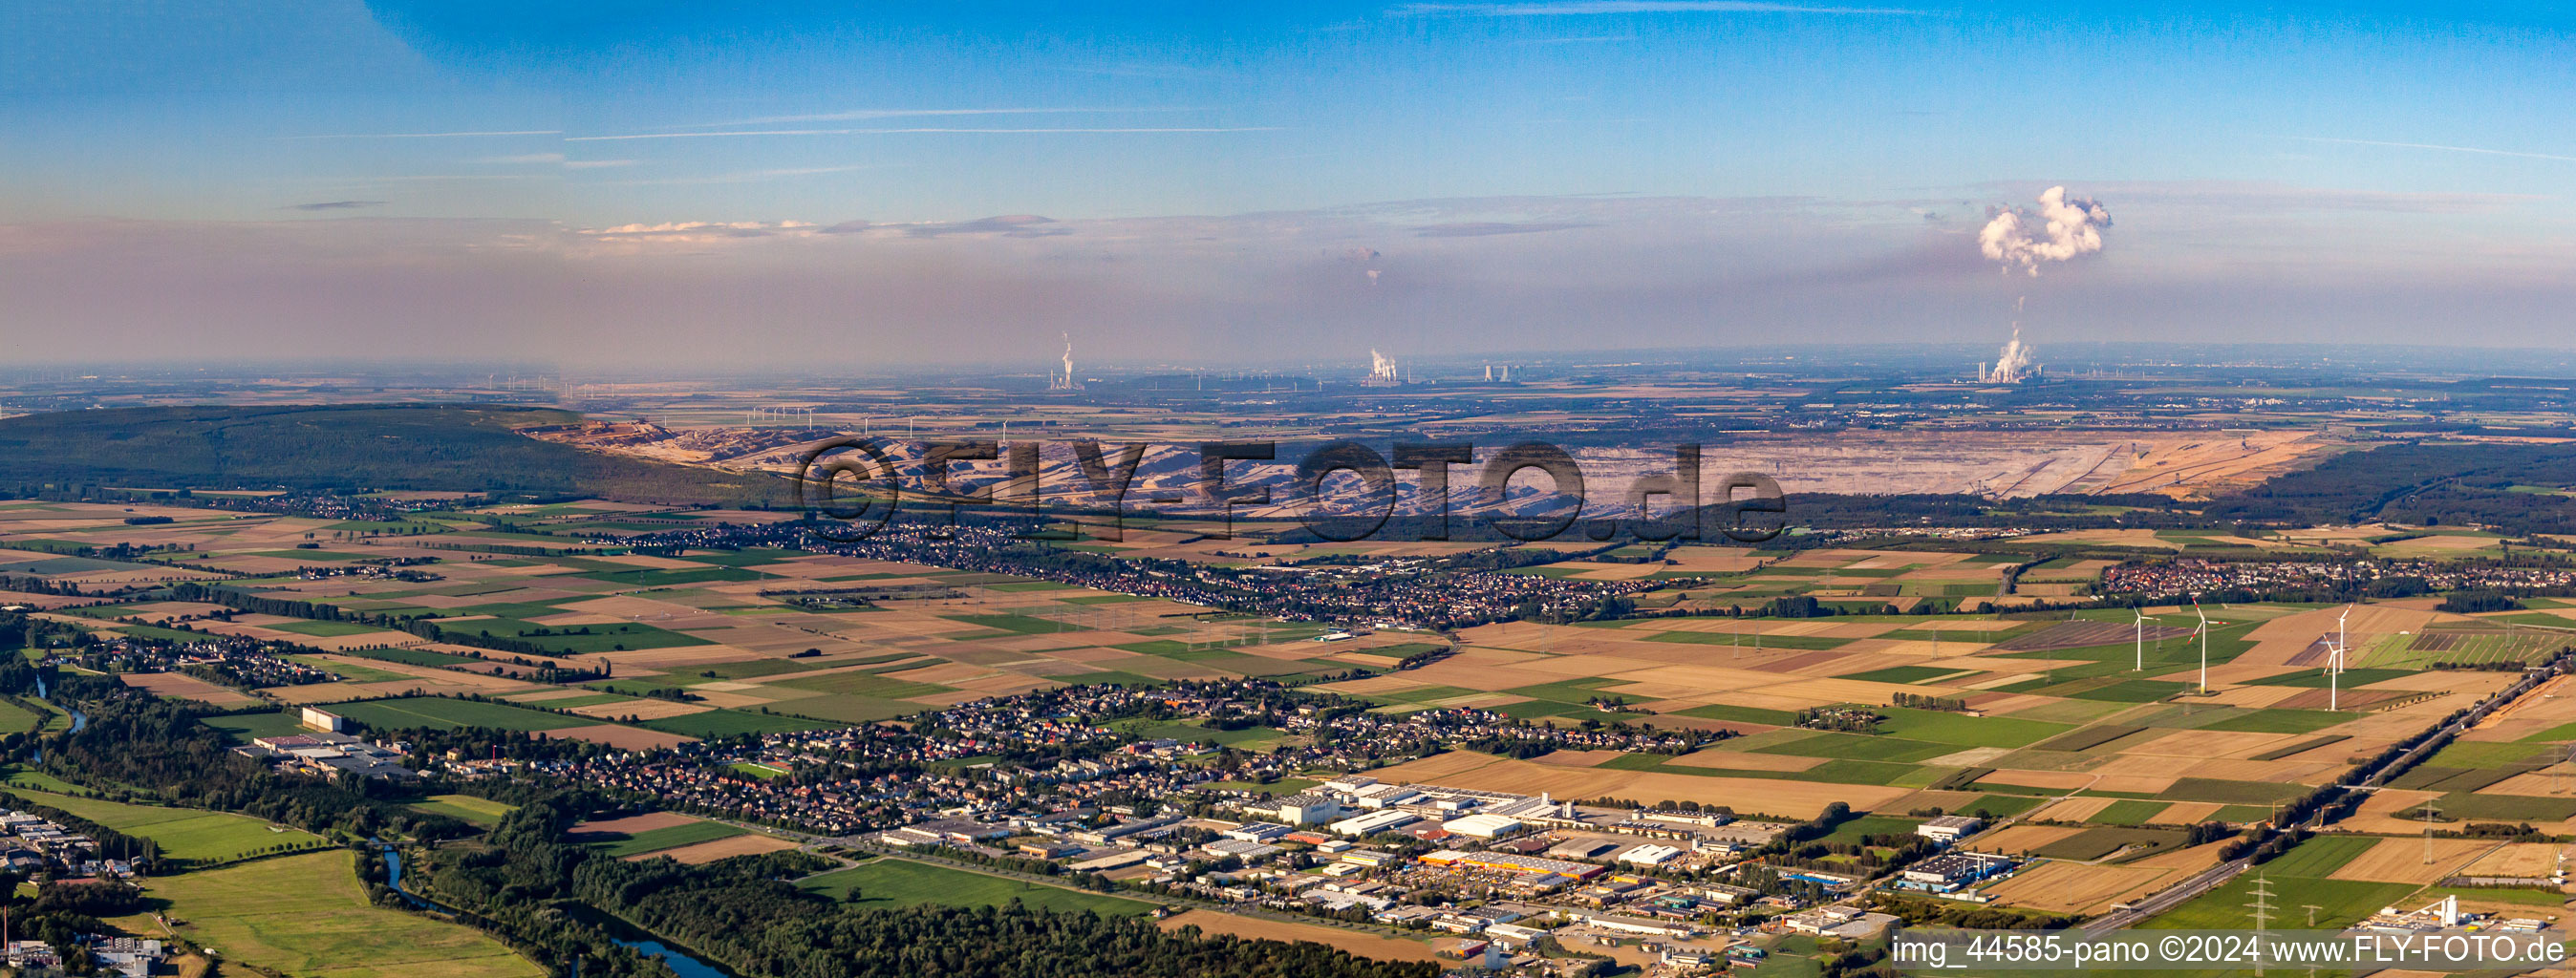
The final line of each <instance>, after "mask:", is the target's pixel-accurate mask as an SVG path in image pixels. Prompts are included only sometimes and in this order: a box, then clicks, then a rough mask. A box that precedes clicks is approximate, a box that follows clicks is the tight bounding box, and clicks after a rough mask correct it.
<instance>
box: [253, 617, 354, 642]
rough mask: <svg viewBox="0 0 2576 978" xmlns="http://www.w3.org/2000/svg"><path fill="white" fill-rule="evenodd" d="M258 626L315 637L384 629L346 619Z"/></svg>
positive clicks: (330, 636)
mask: <svg viewBox="0 0 2576 978" xmlns="http://www.w3.org/2000/svg"><path fill="white" fill-rule="evenodd" d="M260 627H262V628H273V629H276V630H278V631H281V632H293V633H295V634H297V635H311V636H314V637H316V638H332V637H336V636H341V635H364V634H366V633H368V632H381V631H384V629H381V628H377V627H375V626H373V625H360V624H357V623H355V622H346V621H289V622H280V623H278V624H275V625H263V626H260Z"/></svg>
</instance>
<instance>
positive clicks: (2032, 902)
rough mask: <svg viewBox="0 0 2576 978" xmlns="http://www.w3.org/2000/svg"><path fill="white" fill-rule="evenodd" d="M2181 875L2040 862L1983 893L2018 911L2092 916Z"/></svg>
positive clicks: (2140, 868) (2142, 868) (2146, 868)
mask: <svg viewBox="0 0 2576 978" xmlns="http://www.w3.org/2000/svg"><path fill="white" fill-rule="evenodd" d="M2182 874H2183V871H2182V870H2179V869H2158V868H2155V867H2151V866H2088V865H2085V864H2083V863H2068V862H2043V863H2041V864H2039V865H2037V866H2033V867H2030V868H2028V869H2024V870H2022V871H2021V872H2019V873H2015V874H2013V876H2012V878H2011V879H2007V880H2005V881H2003V882H2001V883H1997V884H1995V885H1993V886H1990V887H1987V888H1986V892H1987V893H1989V894H1992V895H1993V896H1994V897H1995V899H1996V900H1998V901H2001V902H2004V903H2009V904H2012V905H2013V906H2017V907H2029V908H2032V909H2034V910H2050V911H2055V912H2057V913H2084V914H2091V913H2099V912H2101V911H2104V910H2108V909H2110V907H2111V905H2112V904H2114V903H2119V902H2121V901H2124V900H2128V899H2131V898H2134V897H2139V896H2144V895H2145V894H2147V893H2148V892H2150V891H2152V890H2154V889H2156V888H2157V887H2158V886H2160V885H2163V884H2164V883H2165V882H2166V881H2167V880H2169V879H2172V878H2176V877H2180V876H2181V875H2182Z"/></svg>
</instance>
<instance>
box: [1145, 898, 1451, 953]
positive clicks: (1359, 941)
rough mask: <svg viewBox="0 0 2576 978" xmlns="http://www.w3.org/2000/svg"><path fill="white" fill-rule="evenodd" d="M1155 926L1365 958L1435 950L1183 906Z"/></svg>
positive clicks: (1388, 939) (1362, 933) (1339, 930)
mask: <svg viewBox="0 0 2576 978" xmlns="http://www.w3.org/2000/svg"><path fill="white" fill-rule="evenodd" d="M1155 926H1157V927H1160V928H1162V929H1164V930H1179V929H1181V928H1183V927H1196V928H1198V929H1199V931H1200V932H1201V933H1206V934H1231V935H1234V936H1236V937H1245V938H1253V939H1256V940H1272V941H1292V942H1294V941H1310V942H1313V943H1316V944H1324V945H1329V946H1331V947H1335V948H1339V949H1341V950H1344V951H1348V952H1350V953H1352V954H1356V955H1359V956H1361V957H1365V958H1376V959H1378V960H1381V961H1438V960H1439V959H1440V958H1439V956H1438V955H1437V954H1434V953H1432V951H1431V947H1430V945H1428V944H1425V943H1423V942H1421V941H1414V940H1407V939H1404V938H1400V937H1381V936H1378V935H1376V934H1372V933H1368V932H1365V931H1358V930H1352V929H1348V928H1341V927H1328V926H1325V925H1323V924H1309V923H1299V922H1293V921H1284V920H1271V919H1268V918H1266V917H1245V916H1242V915H1239V914H1230V913H1218V912H1216V911H1213V910H1187V911H1183V912H1181V913H1177V914H1173V915H1172V916H1170V917H1166V918H1163V920H1162V922H1161V923H1158V924H1156V925H1155Z"/></svg>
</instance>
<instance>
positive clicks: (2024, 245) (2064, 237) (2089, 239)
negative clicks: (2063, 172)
mask: <svg viewBox="0 0 2576 978" xmlns="http://www.w3.org/2000/svg"><path fill="white" fill-rule="evenodd" d="M2034 223H2037V226H2036V227H2034V226H2033V225H2034ZM2110 226H2111V212H2110V211H2109V210H2107V209H2105V208H2104V207H2103V206H2102V205H2101V204H2100V203H2099V202H2096V201H2092V200H2086V199H2084V198H2082V197H2075V198H2069V197H2067V196H2066V188H2064V187H2050V188H2048V189H2047V190H2044V191H2041V192H2040V195H2039V213H2038V214H2036V215H2033V214H2030V213H2028V212H2026V211H2022V210H2019V209H2015V208H2009V207H2007V208H1999V209H1997V210H1996V211H1995V212H1994V217H1993V218H1992V219H1989V220H1988V221H1986V227H1985V229H1984V230H1982V231H1979V232H1977V247H1978V248H1979V249H1981V250H1983V251H1984V252H1985V253H1986V257H1988V258H1992V259H1994V260H1996V261H1999V262H2002V263H2003V266H2004V270H2005V271H2007V272H2009V271H2011V270H2013V269H2014V268H2020V269H2021V270H2022V272H2023V273H2024V274H2027V275H2031V276H2037V275H2038V274H2039V266H2041V265H2043V264H2047V263H2049V262H2060V261H2068V260H2071V259H2073V258H2075V257H2076V256H2078V255H2089V254H2092V253H2094V252H2097V251H2100V250H2102V229H2103V228H2107V227H2110Z"/></svg>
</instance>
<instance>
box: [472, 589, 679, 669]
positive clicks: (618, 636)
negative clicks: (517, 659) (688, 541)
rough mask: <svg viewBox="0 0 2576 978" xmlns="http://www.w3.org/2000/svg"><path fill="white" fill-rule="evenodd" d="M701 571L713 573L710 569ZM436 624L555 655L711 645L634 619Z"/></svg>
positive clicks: (487, 620)
mask: <svg viewBox="0 0 2576 978" xmlns="http://www.w3.org/2000/svg"><path fill="white" fill-rule="evenodd" d="M652 573H663V572H652ZM686 573H691V574H695V573H701V572H699V571H688V572H686ZM703 573H716V572H715V571H712V570H710V571H705V572H703ZM603 576H605V575H603ZM437 624H438V627H439V629H440V630H441V631H443V632H446V633H448V634H450V635H453V636H474V635H485V636H493V637H498V638H515V639H519V640H521V641H524V642H529V643H532V644H534V645H535V646H536V647H537V648H539V649H541V650H544V651H546V652H548V653H552V654H558V655H562V654H576V653H580V654H586V653H594V652H614V651H621V650H629V649H666V648H672V647H674V646H683V645H708V644H712V643H710V642H708V641H707V640H706V639H703V638H699V637H697V636H695V635H684V634H681V633H679V632H674V631H670V630H667V629H661V628H655V627H653V626H651V625H639V624H636V623H634V622H619V623H616V624H612V625H540V624H537V623H535V622H530V621H521V620H518V619H515V618H472V619H467V620H464V621H454V620H441V621H439V622H438V623H437ZM567 633H569V634H567ZM468 644H470V643H468Z"/></svg>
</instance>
